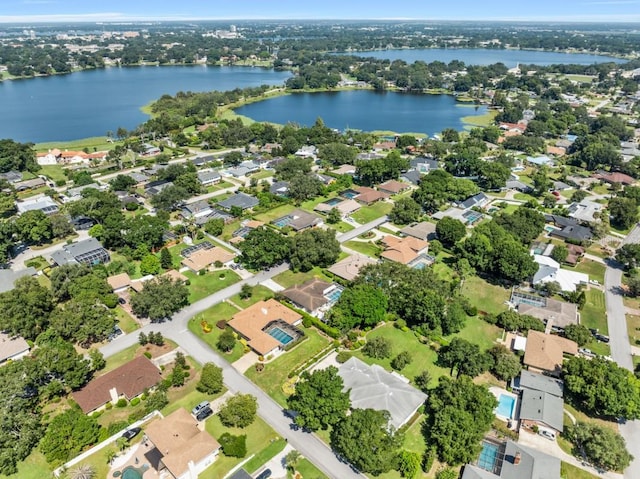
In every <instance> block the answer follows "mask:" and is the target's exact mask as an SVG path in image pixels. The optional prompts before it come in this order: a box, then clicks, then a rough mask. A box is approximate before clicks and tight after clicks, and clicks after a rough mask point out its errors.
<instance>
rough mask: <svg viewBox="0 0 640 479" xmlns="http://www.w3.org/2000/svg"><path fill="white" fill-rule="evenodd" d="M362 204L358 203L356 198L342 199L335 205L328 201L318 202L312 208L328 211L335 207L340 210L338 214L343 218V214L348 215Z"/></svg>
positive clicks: (322, 211) (323, 211)
mask: <svg viewBox="0 0 640 479" xmlns="http://www.w3.org/2000/svg"><path fill="white" fill-rule="evenodd" d="M361 207H362V205H360V203H358V202H357V201H356V200H352V199H348V200H343V201H341V202H340V203H337V204H335V205H331V204H329V203H326V202H325V203H319V204H318V205H317V206H316V207H315V208H314V210H315V211H320V212H321V213H329V211H331V210H332V209H333V208H335V209H337V210H338V211H339V212H340V215H341V216H342V217H343V218H344V217H345V216H349V215H350V214H351V213H353V212H355V211H358V210H359V209H360V208H361Z"/></svg>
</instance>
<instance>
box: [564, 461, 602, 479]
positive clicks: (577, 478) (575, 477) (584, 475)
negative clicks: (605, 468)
mask: <svg viewBox="0 0 640 479" xmlns="http://www.w3.org/2000/svg"><path fill="white" fill-rule="evenodd" d="M560 476H561V477H562V479H596V478H597V477H598V476H594V475H593V474H589V473H588V472H587V471H583V470H582V469H580V468H577V467H576V466H573V465H571V464H569V463H567V462H563V463H562V464H560Z"/></svg>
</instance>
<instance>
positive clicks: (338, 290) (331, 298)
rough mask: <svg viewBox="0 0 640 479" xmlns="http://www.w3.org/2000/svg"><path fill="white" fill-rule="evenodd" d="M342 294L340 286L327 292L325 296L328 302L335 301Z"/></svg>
mask: <svg viewBox="0 0 640 479" xmlns="http://www.w3.org/2000/svg"><path fill="white" fill-rule="evenodd" d="M340 296H342V288H336V289H334V290H333V291H331V292H329V293H327V294H326V295H325V298H327V299H328V300H329V301H330V302H332V303H335V302H336V301H338V300H339V299H340Z"/></svg>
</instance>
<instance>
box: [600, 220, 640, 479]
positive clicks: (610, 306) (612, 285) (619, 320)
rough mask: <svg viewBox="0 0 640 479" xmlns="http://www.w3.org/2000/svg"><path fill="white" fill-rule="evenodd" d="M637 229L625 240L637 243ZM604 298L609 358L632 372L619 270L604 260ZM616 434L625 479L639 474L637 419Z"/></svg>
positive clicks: (639, 434)
mask: <svg viewBox="0 0 640 479" xmlns="http://www.w3.org/2000/svg"><path fill="white" fill-rule="evenodd" d="M639 232H640V229H639V228H638V227H636V228H634V229H633V231H632V232H631V233H630V234H629V236H628V237H627V239H626V240H625V242H626V243H627V242H637V239H638V238H640V236H639ZM604 284H605V300H606V303H607V325H608V327H609V338H610V342H609V346H610V348H611V357H612V358H613V360H614V361H615V362H616V363H617V364H618V366H620V367H623V368H626V369H628V370H630V371H633V360H632V357H631V345H630V344H629V336H628V333H627V319H626V316H625V310H624V302H623V300H622V295H621V289H620V286H621V284H622V269H621V267H620V265H619V264H617V263H616V262H614V261H609V262H608V263H607V269H606V271H605V275H604ZM620 433H621V434H622V436H623V437H624V438H625V440H626V442H627V449H628V450H629V452H630V453H631V454H632V455H633V456H634V457H635V459H634V461H633V462H632V463H631V465H630V466H629V467H628V468H627V469H625V471H624V477H625V478H626V479H637V478H639V477H640V421H627V422H626V423H625V424H620Z"/></svg>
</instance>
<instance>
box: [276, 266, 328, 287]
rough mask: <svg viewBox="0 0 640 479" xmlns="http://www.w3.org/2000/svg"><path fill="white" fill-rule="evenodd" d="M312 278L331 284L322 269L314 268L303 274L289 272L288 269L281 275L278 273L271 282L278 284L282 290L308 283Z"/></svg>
mask: <svg viewBox="0 0 640 479" xmlns="http://www.w3.org/2000/svg"><path fill="white" fill-rule="evenodd" d="M313 278H318V279H322V280H324V281H328V282H331V279H330V278H328V277H327V276H326V275H325V274H324V273H323V272H322V269H320V268H318V267H316V268H313V269H312V270H310V271H307V272H306V273H303V272H301V271H299V272H297V273H296V272H294V271H291V270H290V269H288V270H286V271H283V272H282V273H280V274H279V275H277V276H274V277H273V280H274V281H275V282H276V283H278V284H279V285H280V286H282V287H283V288H290V287H291V286H294V285H296V284H302V283H304V282H305V281H308V280H310V279H313Z"/></svg>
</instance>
